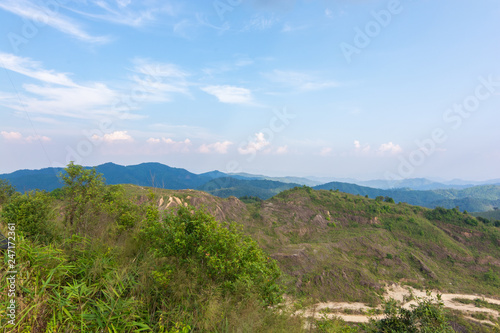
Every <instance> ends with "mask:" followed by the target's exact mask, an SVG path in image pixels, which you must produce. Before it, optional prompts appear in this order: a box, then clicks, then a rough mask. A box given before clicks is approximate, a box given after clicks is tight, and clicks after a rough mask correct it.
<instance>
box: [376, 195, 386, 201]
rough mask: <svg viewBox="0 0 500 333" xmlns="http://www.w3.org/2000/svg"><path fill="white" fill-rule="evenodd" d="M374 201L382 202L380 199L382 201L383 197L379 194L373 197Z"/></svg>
mask: <svg viewBox="0 0 500 333" xmlns="http://www.w3.org/2000/svg"><path fill="white" fill-rule="evenodd" d="M375 201H379V202H382V201H384V197H383V196H381V195H379V196H378V197H376V198H375Z"/></svg>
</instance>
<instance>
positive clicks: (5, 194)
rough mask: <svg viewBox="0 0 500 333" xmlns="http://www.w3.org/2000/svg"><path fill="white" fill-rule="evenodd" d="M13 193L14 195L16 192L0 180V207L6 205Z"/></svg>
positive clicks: (7, 182) (7, 183) (5, 181)
mask: <svg viewBox="0 0 500 333" xmlns="http://www.w3.org/2000/svg"><path fill="white" fill-rule="evenodd" d="M14 193H16V190H15V189H14V187H13V186H12V185H11V184H10V183H9V181H8V180H4V179H0V205H3V204H4V203H6V202H7V201H8V200H9V198H10V197H11V196H12V195H14Z"/></svg>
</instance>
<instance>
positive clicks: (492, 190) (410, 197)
mask: <svg viewBox="0 0 500 333" xmlns="http://www.w3.org/2000/svg"><path fill="white" fill-rule="evenodd" d="M314 189H317V190H339V191H341V192H346V193H350V194H356V195H363V196H365V195H367V196H368V197H369V198H376V197H378V196H382V197H391V198H393V199H394V201H395V202H396V203H397V202H406V203H409V204H412V205H417V206H423V207H428V208H434V207H438V206H441V207H445V208H455V207H457V206H458V207H459V208H460V209H461V210H467V211H469V212H479V211H487V210H492V209H493V207H495V206H496V207H498V206H499V205H500V186H498V185H481V186H474V187H470V188H466V189H460V190H458V189H448V190H428V191H416V190H411V189H391V190H382V189H376V188H371V187H365V186H359V185H354V184H347V183H339V182H332V183H327V184H323V185H319V186H315V187H314Z"/></svg>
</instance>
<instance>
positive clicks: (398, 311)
mask: <svg viewBox="0 0 500 333" xmlns="http://www.w3.org/2000/svg"><path fill="white" fill-rule="evenodd" d="M384 314H385V318H383V319H381V320H379V321H375V320H373V319H371V320H370V323H369V324H368V325H365V330H366V332H371V333H375V332H392V333H399V332H401V333H403V332H404V333H453V332H454V330H453V329H452V328H451V326H450V325H449V324H448V322H447V319H446V316H445V311H444V308H443V302H442V301H441V295H437V297H436V299H434V298H432V297H427V298H417V305H414V306H413V309H405V308H403V307H402V306H399V305H398V304H397V302H396V301H395V300H389V301H386V302H385V304H384Z"/></svg>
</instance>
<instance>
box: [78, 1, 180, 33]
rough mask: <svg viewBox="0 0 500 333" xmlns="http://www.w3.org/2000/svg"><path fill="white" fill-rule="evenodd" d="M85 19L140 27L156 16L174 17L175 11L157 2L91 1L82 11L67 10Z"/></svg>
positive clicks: (156, 18) (167, 4)
mask: <svg viewBox="0 0 500 333" xmlns="http://www.w3.org/2000/svg"><path fill="white" fill-rule="evenodd" d="M69 9H70V10H71V11H73V12H75V13H78V14H80V15H82V16H85V17H90V18H93V19H96V20H101V21H105V22H109V23H113V24H120V25H127V26H131V27H142V26H145V25H147V24H150V23H153V22H155V21H157V20H158V16H160V15H162V14H163V15H167V16H174V15H175V14H176V9H175V8H174V6H173V5H172V4H171V3H163V2H157V1H147V2H146V1H134V2H132V1H131V0H116V3H114V2H113V1H92V2H90V3H88V4H87V7H86V8H85V9H82V10H77V9H74V8H69Z"/></svg>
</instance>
